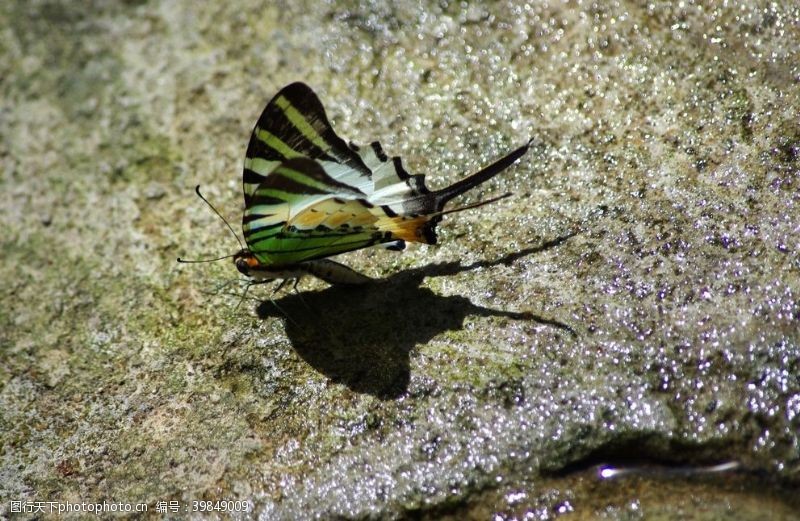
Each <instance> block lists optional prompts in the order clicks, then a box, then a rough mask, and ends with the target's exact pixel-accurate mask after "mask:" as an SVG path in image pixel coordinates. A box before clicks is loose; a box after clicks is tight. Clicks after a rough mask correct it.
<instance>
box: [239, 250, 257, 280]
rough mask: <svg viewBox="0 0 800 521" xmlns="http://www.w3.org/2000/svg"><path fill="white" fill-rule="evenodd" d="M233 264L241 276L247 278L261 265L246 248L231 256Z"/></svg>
mask: <svg viewBox="0 0 800 521" xmlns="http://www.w3.org/2000/svg"><path fill="white" fill-rule="evenodd" d="M233 263H234V264H235V265H236V269H237V270H239V272H240V273H241V274H242V275H246V276H248V277H252V276H253V272H254V271H256V270H258V268H259V266H260V264H261V263H260V262H258V259H256V256H255V255H253V253H252V252H251V251H250V250H248V249H247V248H243V249H241V250H239V251H238V252H236V253H235V254H234V255H233Z"/></svg>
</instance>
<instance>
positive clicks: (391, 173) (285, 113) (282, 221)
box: [242, 83, 435, 267]
mask: <svg viewBox="0 0 800 521" xmlns="http://www.w3.org/2000/svg"><path fill="white" fill-rule="evenodd" d="M243 189H244V202H245V211H244V216H243V219H242V228H243V231H244V237H245V241H246V242H247V245H248V248H249V249H250V251H251V252H252V253H253V254H254V255H255V256H256V258H257V259H258V261H259V262H260V263H261V264H262V265H264V266H274V267H281V266H290V265H293V264H296V263H299V262H303V261H307V260H312V259H319V258H323V257H327V256H330V255H336V254H338V253H344V252H347V251H352V250H356V249H359V248H364V247H367V246H372V245H374V244H379V243H385V242H392V241H398V240H416V241H423V242H433V241H431V240H427V241H426V240H425V237H424V236H422V237H421V236H420V234H419V233H418V230H419V228H420V226H422V225H423V224H424V223H425V222H427V221H428V220H429V219H428V218H426V217H425V216H424V215H422V214H424V213H425V211H426V210H427V209H426V208H424V207H423V206H424V204H421V202H422V201H426V200H427V199H426V198H425V195H426V194H429V193H430V191H429V190H428V189H427V188H426V187H425V184H424V181H423V176H421V175H416V176H411V175H409V174H408V173H407V172H406V171H405V170H404V169H403V166H402V164H401V162H400V159H399V158H396V157H395V158H391V159H390V158H388V157H387V156H386V154H385V153H384V152H383V150H382V149H381V146H380V144H378V143H377V142H375V143H372V144H371V145H370V146H368V147H364V148H363V149H360V148H359V147H356V146H355V145H352V144H351V145H348V144H346V143H345V142H344V140H342V139H341V138H340V137H339V136H337V135H336V133H335V132H334V131H333V129H332V127H331V125H330V123H329V121H328V118H327V116H326V115H325V110H324V108H323V107H322V103H321V102H320V101H319V98H317V96H316V94H314V92H313V91H312V90H311V88H309V87H308V86H307V85H305V84H303V83H293V84H291V85H288V86H287V87H285V88H283V89H282V90H281V91H280V92H278V94H277V95H276V96H275V97H274V98H273V99H272V100H271V101H270V102H269V103H268V104H267V106H266V108H265V109H264V112H263V113H262V114H261V117H260V118H259V120H258V123H257V124H256V126H255V128H254V129H253V133H252V136H251V138H250V143H249V145H248V147H247V155H246V158H245V163H244V176H243ZM415 201H417V202H415ZM415 206H417V207H419V208H415ZM413 210H419V212H418V213H419V214H420V215H417V214H415V213H413ZM434 241H435V236H434Z"/></svg>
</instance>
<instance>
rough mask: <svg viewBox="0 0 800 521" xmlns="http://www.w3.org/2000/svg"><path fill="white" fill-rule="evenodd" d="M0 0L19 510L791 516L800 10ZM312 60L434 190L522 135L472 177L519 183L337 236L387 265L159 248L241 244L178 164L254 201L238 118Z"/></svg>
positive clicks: (4, 423)
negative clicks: (291, 285) (339, 267)
mask: <svg viewBox="0 0 800 521" xmlns="http://www.w3.org/2000/svg"><path fill="white" fill-rule="evenodd" d="M0 20H2V23H1V24H0V28H2V29H1V31H2V32H0V49H2V55H3V60H0V78H2V81H1V82H0V100H2V104H0V138H1V139H0V165H1V166H2V178H0V183H1V186H2V189H1V190H0V223H1V224H2V226H3V229H4V233H3V234H2V237H0V241H2V242H1V244H0V247H1V248H2V252H3V253H2V257H3V262H2V264H1V265H0V288H2V289H1V290H0V291H2V305H0V346H2V348H1V349H0V385H2V390H0V411H2V413H1V414H0V443H1V445H2V453H3V456H2V463H0V513H5V514H8V513H9V512H11V508H12V505H11V501H29V502H32V501H59V502H78V503H79V502H81V501H89V502H102V501H107V502H123V503H137V502H146V503H148V505H149V507H150V510H151V511H154V510H155V508H156V506H157V503H158V502H160V501H167V502H168V501H178V502H179V504H180V506H181V508H183V507H186V508H189V509H191V508H192V507H193V503H192V502H193V501H195V500H210V501H216V500H223V499H232V500H246V501H248V506H249V508H250V513H249V515H259V516H261V517H262V518H265V519H281V518H283V519H289V518H293V517H296V516H300V517H304V518H310V517H320V518H330V517H344V518H394V517H418V518H431V519H438V518H446V517H448V516H450V517H452V518H454V519H455V518H462V517H464V516H473V517H478V518H490V517H493V516H495V515H497V516H499V518H506V517H518V518H537V519H546V518H553V517H559V516H560V515H561V514H566V513H573V515H575V514H577V517H578V518H596V517H606V518H610V519H613V518H626V519H636V518H650V519H652V518H654V517H658V516H661V517H664V518H683V519H685V518H690V517H691V516H694V517H691V518H695V519H716V518H718V517H719V516H720V515H726V516H733V517H732V518H740V519H761V518H762V517H759V515H761V516H763V514H764V512H769V513H770V514H771V516H772V518H773V519H781V518H784V519H791V518H792V516H793V515H794V514H793V513H796V512H797V508H798V507H799V506H800V505H798V500H797V498H796V495H795V494H793V493H791V492H787V491H790V490H791V489H795V488H796V487H797V486H798V484H800V436H799V435H798V433H799V432H800V362H799V361H798V360H800V333H798V332H799V331H800V328H799V327H798V325H800V304H799V303H798V299H799V298H800V208H798V203H800V195H799V194H800V159H799V157H800V117H799V116H798V114H800V65H798V64H800V56H798V54H800V53H798V47H799V44H798V42H800V9H798V7H796V6H795V7H779V3H768V2H759V3H753V4H752V5H749V6H746V7H745V6H739V5H735V6H733V5H732V6H729V7H727V8H722V7H704V6H703V5H697V4H694V3H691V2H681V3H680V4H674V3H672V2H651V3H648V4H646V5H642V4H629V3H618V2H617V3H610V4H608V5H607V6H600V5H599V4H587V3H581V2H577V3H566V4H564V3H552V4H548V3H536V4H523V3H521V2H502V3H497V4H492V6H491V7H482V6H481V5H469V6H467V7H464V6H463V5H462V4H459V3H450V2H447V1H444V2H431V3H430V4H428V5H424V6H418V5H417V4H416V3H414V2H395V3H391V7H390V6H389V5H388V4H386V5H385V4H383V3H380V2H375V3H363V4H360V3H356V2H345V3H340V2H332V3H329V4H319V3H317V2H307V3H305V4H303V3H298V4H297V5H295V6H293V7H285V8H277V7H275V6H274V5H273V4H271V3H267V2H265V3H259V2H247V1H241V2H235V3H219V4H217V3H210V4H203V6H197V5H195V2H188V1H174V2H173V1H166V0H164V1H161V2H158V1H150V2H139V1H120V2H111V1H99V0H98V1H95V2H82V3H70V2H42V1H32V2H28V1H17V2H5V3H3V4H2V6H0ZM296 80H302V81H305V82H306V83H308V84H310V85H312V86H313V87H314V88H315V89H316V90H317V91H318V93H319V94H320V97H321V98H322V100H323V102H324V104H325V105H326V108H327V110H328V114H329V116H330V118H331V120H332V121H333V124H334V127H335V128H336V130H337V132H338V133H339V134H340V135H341V136H343V137H345V138H346V139H350V140H352V141H354V142H356V143H368V142H370V141H372V140H375V139H378V140H380V141H381V142H382V143H383V145H384V148H385V149H386V150H387V152H389V153H390V154H393V155H400V156H402V157H403V159H404V162H405V165H406V167H407V168H408V169H409V170H410V171H412V172H414V173H427V175H428V184H429V186H435V187H440V186H444V185H445V184H447V183H449V182H452V181H454V180H455V179H457V178H459V177H460V176H462V175H464V174H465V173H468V172H472V171H475V170H477V169H479V168H480V167H481V166H482V165H485V164H487V163H489V162H490V161H491V160H492V159H494V158H497V157H499V156H500V155H502V154H503V153H504V152H506V151H508V150H510V149H511V148H513V147H515V146H518V145H519V144H521V143H524V142H525V141H526V140H527V139H528V138H530V137H532V138H534V143H535V145H534V148H533V150H532V151H530V152H529V153H528V155H527V156H526V157H525V158H523V160H522V161H520V162H519V163H518V164H517V165H516V166H515V167H513V168H512V169H510V170H509V171H508V172H507V173H505V174H504V175H502V176H500V177H498V178H496V179H495V180H493V181H492V182H491V183H489V184H488V185H487V186H484V187H482V188H481V190H479V191H478V192H480V193H477V192H476V193H474V194H471V195H470V196H468V197H466V198H465V199H464V200H466V201H475V200H477V197H478V196H480V195H484V196H490V195H493V194H499V193H503V192H504V191H512V192H514V193H515V197H513V198H511V199H506V200H504V201H502V202H499V203H496V204H495V205H493V206H490V207H484V208H481V209H479V210H475V211H471V212H465V213H461V214H457V215H454V216H449V217H447V218H446V219H445V220H444V222H443V223H442V225H440V245H439V246H437V247H425V246H412V247H410V248H409V249H408V250H406V251H405V252H403V253H402V254H398V253H395V252H385V251H362V252H357V253H353V254H348V255H347V256H343V257H342V258H341V259H340V260H343V261H344V262H346V263H348V264H349V265H351V266H352V267H354V268H356V269H358V270H361V271H363V272H365V273H368V274H370V275H372V276H375V277H380V278H383V279H385V280H384V281H382V282H380V283H376V284H373V285H370V286H367V287H364V288H359V289H355V290H353V289H343V288H336V287H326V286H325V285H324V284H322V283H315V282H311V281H309V282H305V281H304V282H302V283H301V286H300V288H301V293H300V295H295V294H292V293H291V292H288V293H282V294H280V295H277V296H276V300H275V302H274V304H273V303H271V302H270V301H269V299H268V297H269V295H270V290H269V289H264V288H256V289H254V290H251V292H250V294H249V296H248V298H247V299H246V300H244V301H241V299H240V295H241V294H242V288H241V286H240V285H239V284H238V283H237V281H236V275H237V274H236V272H235V269H234V268H233V266H231V265H230V262H229V261H224V262H219V263H210V264H205V265H177V264H176V263H175V257H176V256H179V255H180V256H185V257H196V258H203V257H209V256H218V255H224V254H227V253H233V252H234V251H235V250H236V249H237V247H238V246H237V243H236V241H235V240H234V239H233V238H232V237H231V236H230V234H229V233H228V232H227V230H226V229H225V227H224V226H223V225H222V223H221V222H219V220H218V219H217V218H216V216H214V215H213V213H212V212H210V211H209V210H208V208H207V207H205V206H204V205H203V204H202V203H201V202H200V201H199V200H197V198H196V197H195V196H194V194H193V191H192V190H193V187H194V186H195V185H196V184H201V185H203V187H204V191H205V195H206V196H207V197H208V198H209V199H210V200H211V201H212V202H213V203H214V204H215V205H217V207H218V208H219V209H220V211H221V212H222V213H223V215H226V216H228V217H229V218H230V220H231V222H232V223H234V224H236V223H237V222H238V216H239V215H240V211H241V193H240V190H241V189H240V175H241V174H240V171H241V162H242V158H243V154H244V149H245V147H246V143H247V139H248V137H249V132H250V130H251V128H252V125H253V124H254V122H255V119H256V118H257V117H258V114H259V113H260V111H261V109H262V108H263V105H264V104H265V103H266V101H267V100H268V99H269V98H270V97H271V96H272V95H273V94H274V93H275V92H276V91H277V90H278V89H279V88H280V87H282V86H283V85H285V84H287V83H289V82H291V81H296ZM235 227H236V226H235ZM251 297H255V298H256V299H260V300H254V299H252V298H251ZM261 300H263V302H262V301H261ZM240 302H241V305H237V304H239V303H240ZM725 462H735V465H736V466H737V470H736V471H735V472H725V473H701V472H700V471H699V470H700V468H701V467H702V468H705V469H706V470H708V468H707V467H709V466H712V465H717V464H721V463H725ZM601 463H608V464H611V465H614V466H621V467H624V468H627V469H630V470H631V472H632V475H630V476H629V477H628V478H624V479H623V478H620V480H610V481H601V480H598V478H597V477H596V475H595V469H596V467H595V465H598V464H601ZM195 506H196V505H195ZM201 506H202V505H201ZM191 515H194V516H199V515H200V514H197V513H194V514H191ZM238 515H239V516H241V517H245V516H246V514H243V513H239V514H238Z"/></svg>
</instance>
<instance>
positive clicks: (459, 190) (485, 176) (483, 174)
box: [432, 141, 531, 212]
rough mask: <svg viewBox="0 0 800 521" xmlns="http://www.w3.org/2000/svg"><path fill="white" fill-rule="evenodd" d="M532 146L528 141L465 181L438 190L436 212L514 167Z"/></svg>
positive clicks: (434, 193)
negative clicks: (454, 199) (452, 200)
mask: <svg viewBox="0 0 800 521" xmlns="http://www.w3.org/2000/svg"><path fill="white" fill-rule="evenodd" d="M530 144H531V142H530V141H528V142H527V143H525V144H524V145H522V146H521V147H519V148H518V149H516V150H514V151H513V152H510V153H509V154H507V155H505V156H504V157H502V158H500V159H498V160H497V161H495V162H494V163H492V164H491V165H489V166H487V167H486V168H484V169H482V170H480V171H478V172H476V173H474V174H472V175H471V176H469V177H465V178H464V179H462V180H460V181H457V182H455V183H453V184H452V185H450V186H448V187H447V188H442V189H441V190H436V191H435V192H433V193H432V195H433V196H434V198H435V199H434V200H435V201H436V211H437V212H441V211H442V210H444V206H445V205H446V204H447V202H448V201H450V200H451V199H453V198H454V197H458V196H459V195H461V194H463V193H464V192H467V191H469V190H471V189H473V188H475V187H476V186H478V185H480V184H481V183H485V182H486V181H488V180H489V179H491V178H492V177H494V176H496V175H497V174H499V173H500V172H502V171H503V170H505V169H506V168H508V167H510V166H511V165H513V164H514V162H515V161H516V160H517V159H519V158H520V157H522V156H523V155H525V153H526V152H527V151H528V148H529V147H530ZM465 209H466V208H465Z"/></svg>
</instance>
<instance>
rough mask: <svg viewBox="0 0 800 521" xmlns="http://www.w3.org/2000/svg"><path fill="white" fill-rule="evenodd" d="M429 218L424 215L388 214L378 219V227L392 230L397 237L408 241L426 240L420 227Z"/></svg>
mask: <svg viewBox="0 0 800 521" xmlns="http://www.w3.org/2000/svg"><path fill="white" fill-rule="evenodd" d="M429 219H430V218H429V217H428V216H426V215H420V216H419V217H405V218H403V217H400V216H397V217H389V216H388V215H387V216H385V217H382V218H381V219H379V220H378V223H377V225H378V229H380V230H383V231H388V232H392V235H394V236H395V237H397V238H398V239H403V240H404V241H409V242H427V241H426V240H425V237H424V236H423V235H422V227H423V226H424V225H425V223H426V222H428V220H429Z"/></svg>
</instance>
